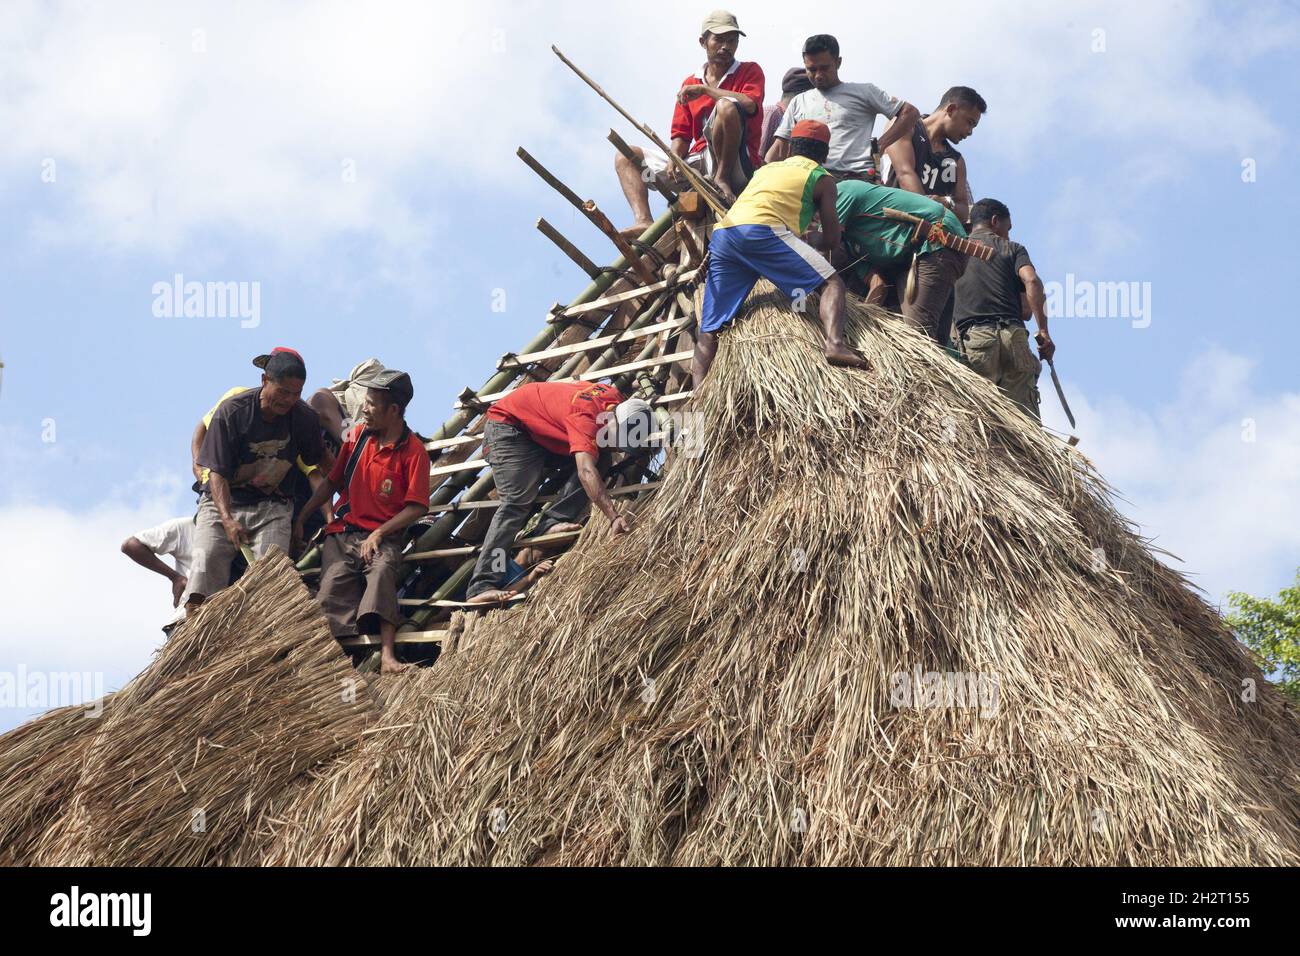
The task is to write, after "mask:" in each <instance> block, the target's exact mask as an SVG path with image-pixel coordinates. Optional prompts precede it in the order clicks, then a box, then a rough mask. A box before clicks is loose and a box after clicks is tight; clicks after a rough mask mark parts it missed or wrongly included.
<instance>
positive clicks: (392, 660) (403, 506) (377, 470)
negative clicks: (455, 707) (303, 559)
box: [293, 369, 429, 674]
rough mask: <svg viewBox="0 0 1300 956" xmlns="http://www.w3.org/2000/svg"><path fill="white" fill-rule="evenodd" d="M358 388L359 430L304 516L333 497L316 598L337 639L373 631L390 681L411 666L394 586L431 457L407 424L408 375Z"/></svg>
mask: <svg viewBox="0 0 1300 956" xmlns="http://www.w3.org/2000/svg"><path fill="white" fill-rule="evenodd" d="M357 384H360V385H364V386H365V387H366V398H365V402H364V403H363V404H362V406H361V417H362V422H363V424H364V428H362V427H358V428H356V429H354V430H353V431H352V433H351V434H350V435H348V436H345V440H344V442H343V449H342V451H340V452H339V455H338V457H337V458H335V459H334V467H333V468H332V469H331V470H330V473H329V477H328V478H326V479H325V480H324V481H323V482H321V484H320V485H319V486H318V487H317V489H316V491H315V492H314V493H313V494H312V497H311V500H310V501H308V502H307V506H304V507H303V510H302V512H301V514H311V513H312V512H313V511H315V510H316V509H317V508H319V507H320V506H321V505H323V504H324V503H325V502H326V501H327V500H328V499H329V498H330V497H332V496H333V495H334V493H335V492H337V493H338V495H339V500H338V503H337V504H336V505H335V506H334V520H333V521H331V522H330V523H329V524H327V525H326V526H325V544H324V546H323V547H322V549H321V576H320V591H319V592H318V593H317V596H316V597H317V600H318V601H320V606H321V610H323V611H324V612H325V616H326V617H327V618H328V619H329V624H330V633H331V634H333V635H334V636H335V637H336V638H343V637H351V636H353V635H355V634H374V633H376V632H378V634H379V641H380V669H381V670H382V672H383V673H385V674H393V673H396V672H398V671H402V670H405V669H406V668H407V667H409V666H410V665H408V664H402V663H399V662H398V660H397V656H396V654H395V653H394V651H393V642H394V639H395V637H396V635H397V628H398V625H400V624H401V623H402V616H401V609H400V606H399V605H398V603H397V584H398V582H399V581H400V580H401V572H402V532H403V531H405V530H406V528H407V527H409V526H410V525H411V524H412V523H413V522H415V521H418V520H419V519H420V518H421V517H423V516H424V515H425V513H427V512H428V510H429V453H428V452H427V451H425V450H424V443H423V442H422V441H420V438H419V436H418V435H416V434H415V433H414V432H412V431H411V429H410V428H409V427H407V424H406V406H407V405H408V404H410V401H411V399H412V398H413V397H414V395H415V389H414V388H413V387H412V385H411V377H410V376H409V375H407V374H406V373H405V372H399V371H398V370H397V369H381V370H380V371H378V372H374V373H371V374H370V375H369V376H368V377H367V378H366V379H365V380H364V381H362V382H359V383H357ZM308 506H309V507H308ZM293 532H294V538H295V540H297V539H299V538H301V537H302V517H301V515H300V516H299V518H298V519H297V520H296V521H295V522H294V527H293Z"/></svg>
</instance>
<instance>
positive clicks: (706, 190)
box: [551, 45, 727, 216]
mask: <svg viewBox="0 0 1300 956" xmlns="http://www.w3.org/2000/svg"><path fill="white" fill-rule="evenodd" d="M551 52H552V53H554V54H555V55H556V56H558V57H559V58H560V60H561V61H563V63H564V65H565V66H567V67H568V68H569V69H571V70H572V71H573V72H574V73H576V74H578V76H579V78H581V80H582V81H583V82H584V83H586V84H587V85H588V86H590V87H591V88H592V89H593V90H595V91H596V94H597V95H598V96H599V97H600V98H601V99H602V100H604V101H605V102H606V103H608V104H609V105H610V106H612V107H614V109H616V110H618V111H619V113H620V114H622V116H623V118H624V119H625V120H627V121H628V122H629V123H631V124H632V125H633V126H635V127H636V128H637V130H638V131H640V133H641V134H642V135H643V136H646V137H648V138H649V139H650V141H651V142H652V143H654V144H655V145H656V146H658V147H659V149H660V150H662V151H663V153H664V154H665V155H666V156H667V157H668V159H669V161H670V162H672V163H673V165H675V166H676V167H677V171H678V172H679V173H680V174H681V175H682V177H683V178H684V179H685V180H686V181H687V182H688V183H690V184H691V186H692V187H693V188H694V189H695V190H696V192H698V193H699V194H700V195H701V196H703V197H704V201H705V202H707V203H708V204H709V206H710V207H712V209H713V211H714V212H716V213H717V214H718V215H719V216H725V215H726V214H727V209H726V207H725V206H723V205H722V202H721V201H720V200H719V199H718V198H717V196H716V195H715V194H714V192H713V187H712V186H710V185H709V184H708V183H707V182H705V180H704V179H703V177H701V176H699V175H698V174H697V173H696V172H695V170H693V169H691V167H690V166H688V165H687V164H686V163H685V162H684V161H683V160H682V158H681V157H680V156H678V155H677V154H676V153H674V152H673V151H672V149H671V148H669V146H668V145H667V144H666V143H665V142H664V141H663V140H661V139H660V138H659V136H658V135H657V134H656V133H655V131H654V130H652V129H651V128H650V127H649V126H647V125H646V124H645V123H642V122H641V121H640V120H638V119H637V118H636V117H635V116H633V115H632V114H631V113H629V112H628V111H627V110H625V109H623V107H621V106H619V105H618V103H617V102H616V101H615V100H614V98H613V97H612V96H610V95H609V94H608V93H606V92H605V91H604V90H602V89H601V88H600V85H599V84H598V83H597V82H596V81H595V80H593V79H592V78H591V77H589V76H588V75H587V74H586V73H583V72H582V70H580V69H578V67H577V65H576V64H575V63H574V62H573V61H572V60H570V59H569V58H568V57H567V56H565V55H564V54H563V53H561V52H560V48H559V47H557V46H554V45H552V46H551Z"/></svg>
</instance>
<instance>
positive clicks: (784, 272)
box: [691, 120, 868, 388]
mask: <svg viewBox="0 0 1300 956" xmlns="http://www.w3.org/2000/svg"><path fill="white" fill-rule="evenodd" d="M791 132H792V136H791V138H790V156H789V158H787V159H784V160H781V161H780V162H775V163H768V164H767V165H766V166H761V167H759V169H758V171H757V172H755V173H754V178H753V179H751V180H750V181H749V185H748V186H746V187H745V191H744V192H742V193H741V194H740V198H739V199H737V200H736V202H735V204H734V205H733V206H732V207H731V210H730V211H729V212H728V213H727V215H726V216H725V217H724V218H723V219H722V220H721V221H720V222H719V223H718V224H717V225H716V226H714V227H713V236H712V237H711V238H710V240H709V274H708V277H707V279H706V280H705V284H704V308H703V310H702V311H701V315H700V331H699V336H698V337H697V338H696V341H695V356H694V358H693V359H692V361H691V375H692V377H693V379H694V382H695V387H696V388H698V387H699V386H700V383H701V382H702V381H703V380H704V377H705V375H707V374H708V371H709V366H711V365H712V364H713V357H714V355H716V354H717V351H718V333H719V332H720V331H721V330H722V329H723V328H724V327H725V326H727V325H728V324H729V323H730V322H731V320H732V319H734V318H735V317H736V313H737V312H739V311H740V307H741V305H743V304H744V301H745V299H746V297H748V295H749V293H750V292H751V291H752V290H753V288H754V283H756V282H757V281H758V280H759V279H760V278H763V279H767V280H768V281H769V282H771V283H772V284H773V285H774V286H776V287H777V288H778V289H780V290H781V291H782V292H784V293H785V294H786V295H787V296H789V297H790V299H791V300H792V301H793V302H794V305H795V308H796V309H798V310H802V305H803V301H804V299H805V297H807V296H808V295H810V294H812V293H813V292H814V291H816V290H817V289H818V288H822V286H825V288H822V293H821V307H820V314H821V320H822V329H823V331H824V334H825V336H826V360H827V361H828V362H830V363H831V364H832V365H840V366H846V367H849V368H867V367H868V366H867V361H866V359H864V358H863V357H862V356H861V355H859V354H858V353H857V352H855V351H853V349H851V348H849V347H848V345H846V344H845V342H844V280H842V279H841V278H840V277H839V276H838V275H836V274H835V270H834V269H833V268H832V267H831V264H830V263H829V262H828V261H826V257H825V256H823V255H821V254H820V253H819V252H818V251H817V250H816V249H814V248H813V247H812V246H810V245H808V243H806V242H804V241H803V240H802V239H801V238H799V237H800V236H801V235H803V233H804V232H805V231H806V230H807V229H808V224H809V223H810V222H811V221H812V218H813V214H814V213H820V215H821V224H822V229H821V247H822V249H824V250H826V251H829V250H831V249H834V248H836V247H837V246H838V245H839V242H840V220H839V217H838V215H837V214H836V212H835V180H834V179H833V178H832V177H831V176H830V175H829V174H827V172H826V170H825V169H824V168H823V167H822V165H821V164H822V163H823V162H824V161H825V159H826V152H827V149H828V148H829V144H830V136H831V133H830V129H829V128H828V127H827V126H826V124H825V123H819V122H817V121H816V120H802V121H800V122H799V123H796V124H795V126H794V128H793V130H792V131H791Z"/></svg>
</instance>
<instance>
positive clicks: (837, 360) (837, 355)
mask: <svg viewBox="0 0 1300 956" xmlns="http://www.w3.org/2000/svg"><path fill="white" fill-rule="evenodd" d="M826 361H828V362H830V363H831V364H832V365H835V366H839V367H841V368H861V369H868V368H871V363H870V362H868V361H867V360H866V359H864V358H863V357H862V356H861V355H859V354H858V353H857V352H855V351H853V349H851V348H849V347H848V346H847V345H827V346H826Z"/></svg>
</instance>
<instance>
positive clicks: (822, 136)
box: [790, 120, 831, 144]
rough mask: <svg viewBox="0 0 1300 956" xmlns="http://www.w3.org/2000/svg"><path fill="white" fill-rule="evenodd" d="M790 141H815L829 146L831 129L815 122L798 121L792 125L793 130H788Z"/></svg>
mask: <svg viewBox="0 0 1300 956" xmlns="http://www.w3.org/2000/svg"><path fill="white" fill-rule="evenodd" d="M790 138H791V139H815V140H817V141H818V142H821V143H827V144H829V143H830V141H831V128H830V127H829V126H827V125H826V124H825V123H819V122H817V120H800V121H799V122H797V123H795V124H794V129H792V130H790Z"/></svg>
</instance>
